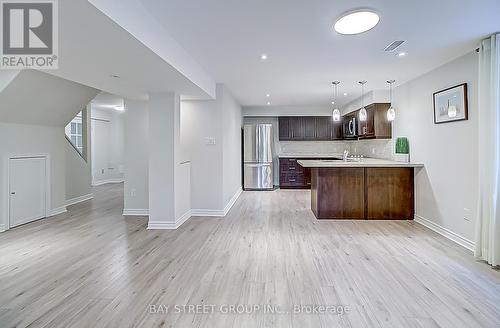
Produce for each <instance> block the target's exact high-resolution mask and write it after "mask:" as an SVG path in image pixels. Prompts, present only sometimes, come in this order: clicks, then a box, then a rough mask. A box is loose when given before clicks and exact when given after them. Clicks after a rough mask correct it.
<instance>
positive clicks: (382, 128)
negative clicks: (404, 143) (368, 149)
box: [356, 103, 392, 139]
mask: <svg viewBox="0 0 500 328" xmlns="http://www.w3.org/2000/svg"><path fill="white" fill-rule="evenodd" d="M389 106H390V104H387V103H377V104H371V105H368V106H366V107H365V108H366V112H367V114H368V115H367V119H366V121H364V122H361V121H359V115H358V121H359V124H358V136H359V139H391V138H392V122H390V121H388V120H387V110H388V109H389ZM356 113H357V114H359V111H357V112H356Z"/></svg>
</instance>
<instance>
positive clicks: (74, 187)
mask: <svg viewBox="0 0 500 328" xmlns="http://www.w3.org/2000/svg"><path fill="white" fill-rule="evenodd" d="M63 139H64V155H65V160H66V164H65V169H66V175H65V176H66V200H69V201H71V200H73V199H76V198H79V197H84V196H89V195H90V194H92V185H91V184H92V176H91V172H90V171H91V170H90V161H85V160H84V159H83V158H82V156H80V154H79V153H78V152H77V151H76V150H75V149H74V148H73V146H72V145H71V144H70V142H69V141H68V140H67V139H66V138H64V137H63Z"/></svg>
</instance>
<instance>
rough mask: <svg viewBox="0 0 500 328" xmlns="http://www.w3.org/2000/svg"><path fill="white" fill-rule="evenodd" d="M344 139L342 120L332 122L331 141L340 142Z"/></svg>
mask: <svg viewBox="0 0 500 328" xmlns="http://www.w3.org/2000/svg"><path fill="white" fill-rule="evenodd" d="M342 139H344V131H343V124H342V120H340V121H338V122H334V121H333V120H332V139H331V140H342Z"/></svg>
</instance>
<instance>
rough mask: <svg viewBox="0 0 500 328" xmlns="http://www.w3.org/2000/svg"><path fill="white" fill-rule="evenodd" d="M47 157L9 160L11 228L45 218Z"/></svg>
mask: <svg viewBox="0 0 500 328" xmlns="http://www.w3.org/2000/svg"><path fill="white" fill-rule="evenodd" d="M46 165H47V164H46V159H45V157H32V158H11V159H10V160H9V226H10V228H12V227H15V226H18V225H20V224H24V223H28V222H31V221H34V220H38V219H41V218H44V217H45V207H46V193H47V188H46V176H45V175H46V171H45V166H46Z"/></svg>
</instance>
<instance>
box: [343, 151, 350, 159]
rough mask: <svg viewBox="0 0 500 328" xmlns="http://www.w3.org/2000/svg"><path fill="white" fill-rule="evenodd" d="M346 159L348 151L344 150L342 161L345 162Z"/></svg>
mask: <svg viewBox="0 0 500 328" xmlns="http://www.w3.org/2000/svg"><path fill="white" fill-rule="evenodd" d="M348 158H349V151H348V150H347V149H346V150H344V154H343V155H342V160H343V161H347V159H348Z"/></svg>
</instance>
